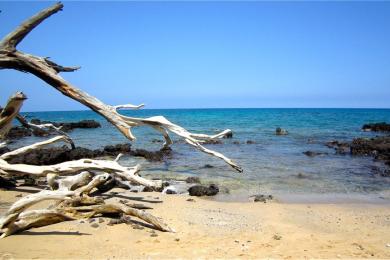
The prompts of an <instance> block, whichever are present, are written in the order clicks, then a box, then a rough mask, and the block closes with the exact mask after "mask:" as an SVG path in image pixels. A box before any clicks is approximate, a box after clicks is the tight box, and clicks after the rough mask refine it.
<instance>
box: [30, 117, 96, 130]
mask: <svg viewBox="0 0 390 260" xmlns="http://www.w3.org/2000/svg"><path fill="white" fill-rule="evenodd" d="M31 123H33V124H36V125H40V124H53V125H54V126H56V127H60V126H62V128H61V130H62V131H65V132H69V131H72V130H73V129H75V128H98V127H101V125H100V123H99V122H97V121H95V120H81V121H79V122H65V123H61V122H60V123H59V122H51V121H41V120H39V119H37V118H33V119H31Z"/></svg>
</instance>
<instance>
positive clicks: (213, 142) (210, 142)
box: [202, 139, 223, 144]
mask: <svg viewBox="0 0 390 260" xmlns="http://www.w3.org/2000/svg"><path fill="white" fill-rule="evenodd" d="M202 144H223V142H222V141H221V140H218V139H210V140H205V141H203V142H202Z"/></svg>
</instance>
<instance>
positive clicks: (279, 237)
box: [272, 234, 282, 240]
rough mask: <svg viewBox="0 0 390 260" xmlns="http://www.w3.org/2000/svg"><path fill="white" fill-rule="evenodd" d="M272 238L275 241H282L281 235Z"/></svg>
mask: <svg viewBox="0 0 390 260" xmlns="http://www.w3.org/2000/svg"><path fill="white" fill-rule="evenodd" d="M272 238H273V239H275V240H281V239H282V236H281V235H279V234H275V235H274V236H273V237H272Z"/></svg>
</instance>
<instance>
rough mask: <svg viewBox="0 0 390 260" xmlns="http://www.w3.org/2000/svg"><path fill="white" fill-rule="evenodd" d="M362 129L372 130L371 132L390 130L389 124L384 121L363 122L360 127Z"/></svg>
mask: <svg viewBox="0 0 390 260" xmlns="http://www.w3.org/2000/svg"><path fill="white" fill-rule="evenodd" d="M362 130H363V131H373V132H390V124H387V123H385V122H381V123H373V124H365V125H363V127H362Z"/></svg>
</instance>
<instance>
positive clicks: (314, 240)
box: [0, 188, 390, 259]
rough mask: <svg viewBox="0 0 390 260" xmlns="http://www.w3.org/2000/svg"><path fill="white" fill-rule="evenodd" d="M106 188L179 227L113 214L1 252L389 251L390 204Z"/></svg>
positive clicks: (96, 255) (49, 231) (265, 254)
mask: <svg viewBox="0 0 390 260" xmlns="http://www.w3.org/2000/svg"><path fill="white" fill-rule="evenodd" d="M24 189H25V191H24V192H20V191H1V193H0V194H1V196H0V199H1V213H4V211H5V209H6V208H7V207H8V206H9V204H10V203H12V202H14V201H16V200H17V199H18V197H16V196H18V195H19V196H20V194H22V195H23V196H25V195H27V194H29V193H31V192H34V189H33V188H24ZM107 194H108V195H110V196H111V195H112V198H110V199H109V200H108V201H117V202H118V203H119V200H128V201H129V202H134V203H142V204H144V205H148V206H151V207H153V209H152V210H150V212H152V213H153V214H155V215H156V216H159V217H162V218H163V219H164V220H165V221H166V222H167V224H169V225H170V226H171V227H172V228H174V229H175V231H176V233H163V232H160V231H155V230H153V229H151V228H149V227H147V226H145V227H144V226H143V225H142V224H141V225H140V224H137V223H136V222H135V224H124V223H123V224H117V225H112V226H110V225H107V223H108V222H109V220H110V219H109V218H95V219H94V221H93V222H90V221H88V220H82V221H81V220H76V221H69V222H63V223H59V224H54V225H50V226H46V227H42V228H34V229H31V230H28V231H25V232H22V233H20V234H16V235H13V236H10V237H7V238H4V239H2V240H0V259H14V258H15V259H20V258H23V259H53V258H68V259H76V258H77V259H123V258H126V259H130V258H131V259H145V258H147V259H183V258H186V259H187V258H192V259H215V258H220V259H227V258H230V259H231V258H242V259H255V258H257V259H258V258H375V259H378V258H382V259H383V258H390V207H388V205H374V204H370V205H368V204H342V203H340V204H325V203H322V204H291V203H288V204H287V203H278V202H268V203H254V202H247V203H242V202H240V203H238V202H217V201H212V200H209V199H207V198H194V197H189V196H185V195H163V194H160V193H156V192H153V193H130V192H128V191H125V190H122V189H115V190H113V191H110V192H108V193H107ZM189 198H193V200H194V201H188V199H189ZM48 204H49V202H45V203H40V204H37V205H36V206H34V207H36V208H40V207H42V206H46V205H48ZM96 224H97V225H96Z"/></svg>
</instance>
